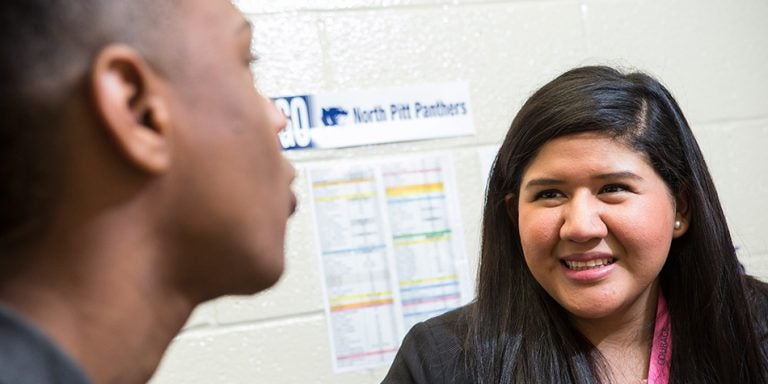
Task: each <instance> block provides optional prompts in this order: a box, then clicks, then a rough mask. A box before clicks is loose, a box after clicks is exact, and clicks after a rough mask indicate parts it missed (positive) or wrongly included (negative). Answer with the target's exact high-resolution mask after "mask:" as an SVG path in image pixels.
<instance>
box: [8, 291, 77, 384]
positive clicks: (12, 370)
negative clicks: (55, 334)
mask: <svg viewBox="0 0 768 384" xmlns="http://www.w3.org/2000/svg"><path fill="white" fill-rule="evenodd" d="M11 383H13V384H33V383H34V384H89V383H90V381H89V380H88V379H87V377H86V376H85V374H84V373H83V372H82V370H81V369H80V368H79V367H78V366H77V365H76V364H75V363H74V362H73V361H72V360H71V359H70V358H69V357H67V356H66V355H65V354H64V352H62V351H61V350H60V349H59V348H58V347H57V346H56V345H55V344H53V342H52V341H51V340H50V339H49V338H48V337H47V336H45V335H44V334H43V333H42V332H41V331H40V330H38V329H37V328H35V327H34V326H33V325H32V324H29V323H28V322H27V321H26V320H24V319H23V318H22V317H21V316H20V315H19V314H17V313H16V312H15V311H13V310H12V309H10V308H8V307H6V306H4V305H2V304H0V384H11Z"/></svg>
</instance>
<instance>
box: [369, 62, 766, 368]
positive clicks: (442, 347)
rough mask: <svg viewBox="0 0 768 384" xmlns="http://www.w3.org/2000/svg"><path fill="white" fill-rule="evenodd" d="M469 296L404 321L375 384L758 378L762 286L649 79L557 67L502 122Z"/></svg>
mask: <svg viewBox="0 0 768 384" xmlns="http://www.w3.org/2000/svg"><path fill="white" fill-rule="evenodd" d="M478 281H479V282H478V289H477V291H478V296H477V300H476V301H475V302H474V303H472V304H470V305H468V306H466V307H464V308H460V309H458V310H456V311H453V312H449V313H448V314H445V315H443V316H440V317H437V318H434V319H431V320H429V321H426V322H424V323H421V324H417V325H416V326H415V327H414V328H413V329H412V330H411V331H410V332H409V334H408V335H407V336H406V338H405V340H404V342H403V345H402V347H401V349H400V351H399V353H398V355H397V357H396V359H395V362H394V363H393V365H392V368H391V369H390V372H389V374H388V376H387V378H386V379H385V380H384V382H385V383H411V382H416V383H464V382H474V383H641V382H648V383H731V382H733V383H765V382H768V363H767V359H766V352H765V351H766V348H767V347H768V345H766V343H765V342H764V340H766V338H767V337H768V326H767V324H766V323H768V289H766V285H765V284H764V283H762V282H759V281H757V280H755V279H753V278H751V277H749V276H747V275H744V274H743V273H742V272H740V265H739V263H738V260H737V259H736V255H735V252H734V248H733V244H732V242H731V237H730V234H729V231H728V228H727V225H726V221H725V217H724V215H723V211H722V208H721V206H720V203H719V200H718V197H717V193H716V192H715V188H714V184H713V182H712V179H711V177H710V174H709V171H708V170H707V167H706V164H705V162H704V159H703V157H702V154H701V152H700V150H699V147H698V145H697V143H696V140H695V138H694V137H693V134H692V132H691V130H690V128H689V126H688V123H687V121H686V120H685V117H684V116H683V113H682V111H681V110H680V108H679V106H678V105H677V103H676V101H675V100H674V98H673V97H672V96H671V95H670V93H669V92H668V91H667V90H666V88H664V86H662V85H661V84H660V83H659V82H658V81H656V80H655V79H653V78H651V77H649V76H647V75H645V74H642V73H631V74H622V73H620V72H618V71H616V70H614V69H611V68H607V67H584V68H577V69H574V70H571V71H569V72H567V73H565V74H563V75H561V76H560V77H558V78H557V79H555V80H553V81H552V82H550V83H549V84H547V85H545V86H544V87H543V88H541V89H540V90H538V91H537V92H536V93H535V94H534V95H533V96H531V98H530V99H528V101H527V102H526V103H525V105H524V106H523V107H522V109H521V111H520V112H519V113H518V114H517V116H516V117H515V119H514V120H513V122H512V125H511V127H510V129H509V132H508V134H507V137H506V138H505V140H504V143H503V144H502V146H501V149H500V150H499V154H498V156H497V158H496V162H495V164H494V167H493V171H492V174H491V177H490V181H489V186H488V194H487V197H486V205H485V212H484V220H483V243H482V255H481V265H480V272H479V279H478Z"/></svg>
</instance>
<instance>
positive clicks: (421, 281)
mask: <svg viewBox="0 0 768 384" xmlns="http://www.w3.org/2000/svg"><path fill="white" fill-rule="evenodd" d="M457 279H458V276H456V275H455V274H453V275H448V276H435V277H426V278H423V279H417V280H407V281H401V282H400V286H401V287H408V286H411V285H419V284H424V283H437V282H441V281H452V280H457Z"/></svg>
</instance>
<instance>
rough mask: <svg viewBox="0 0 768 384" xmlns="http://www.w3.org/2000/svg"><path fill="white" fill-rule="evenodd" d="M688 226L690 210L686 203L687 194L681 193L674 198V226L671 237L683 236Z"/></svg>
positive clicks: (689, 223) (689, 224)
mask: <svg viewBox="0 0 768 384" xmlns="http://www.w3.org/2000/svg"><path fill="white" fill-rule="evenodd" d="M690 226H691V210H690V205H689V203H688V194H687V193H686V192H685V191H683V192H680V193H679V194H678V195H677V197H675V225H674V229H673V232H672V236H673V237H674V238H678V237H680V236H682V235H684V234H685V232H687V231H688V228H689V227H690Z"/></svg>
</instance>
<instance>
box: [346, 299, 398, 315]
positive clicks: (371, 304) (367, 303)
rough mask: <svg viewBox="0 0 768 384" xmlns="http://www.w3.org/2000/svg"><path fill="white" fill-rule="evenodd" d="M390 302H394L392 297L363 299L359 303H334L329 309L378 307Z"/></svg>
mask: <svg viewBox="0 0 768 384" xmlns="http://www.w3.org/2000/svg"><path fill="white" fill-rule="evenodd" d="M392 303H394V301H393V300H392V299H381V300H372V301H363V302H361V303H354V304H344V305H334V306H332V307H331V311H333V312H337V311H348V310H350V309H358V308H368V307H379V306H382V305H391V304H392Z"/></svg>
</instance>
